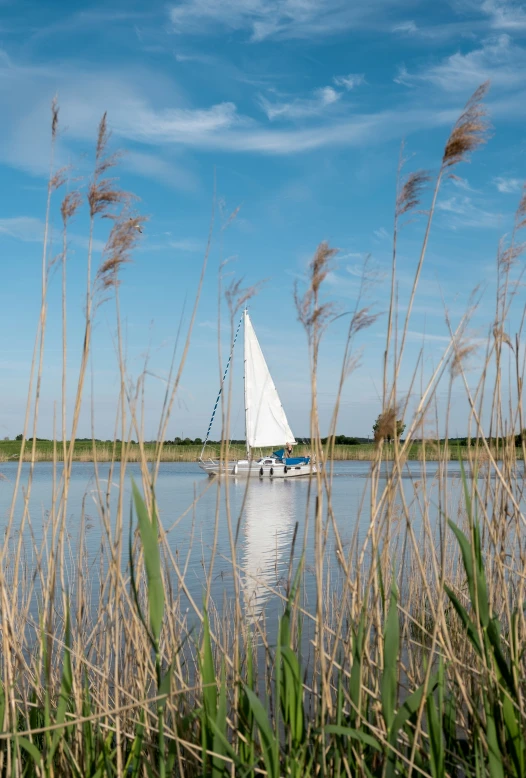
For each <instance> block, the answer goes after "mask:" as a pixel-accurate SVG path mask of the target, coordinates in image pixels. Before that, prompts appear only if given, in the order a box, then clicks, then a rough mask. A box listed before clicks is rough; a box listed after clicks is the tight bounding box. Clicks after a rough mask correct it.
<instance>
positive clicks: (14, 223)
mask: <svg viewBox="0 0 526 778" xmlns="http://www.w3.org/2000/svg"><path fill="white" fill-rule="evenodd" d="M2 235H3V236H6V237H8V238H13V239H14V240H19V241H22V242H23V243H42V241H43V240H44V222H43V221H42V219H38V218H36V217H34V216H12V217H9V218H5V219H0V236H2ZM50 239H53V234H52V233H51V234H50ZM69 241H70V243H72V244H74V245H76V246H78V247H79V248H83V249H87V248H88V243H89V241H88V238H86V237H85V236H84V235H78V234H77V233H75V232H70V233H69ZM53 242H55V241H53ZM104 246H105V243H104V241H103V240H100V239H98V238H95V239H93V240H92V249H93V250H94V251H97V252H100V251H102V250H103V249H104Z"/></svg>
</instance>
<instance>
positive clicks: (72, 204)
mask: <svg viewBox="0 0 526 778" xmlns="http://www.w3.org/2000/svg"><path fill="white" fill-rule="evenodd" d="M81 204H82V197H81V194H80V192H79V191H78V190H75V191H73V192H68V193H67V195H66V196H65V197H64V199H63V200H62V204H61V206H60V213H61V215H62V223H63V225H64V227H65V226H66V224H67V223H68V221H69V220H70V219H71V218H73V216H74V215H75V213H76V212H77V211H78V209H79V208H80V206H81Z"/></svg>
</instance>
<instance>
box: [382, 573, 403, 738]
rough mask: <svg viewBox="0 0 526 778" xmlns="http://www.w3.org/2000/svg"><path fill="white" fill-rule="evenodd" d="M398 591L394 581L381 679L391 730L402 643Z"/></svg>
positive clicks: (385, 718)
mask: <svg viewBox="0 0 526 778" xmlns="http://www.w3.org/2000/svg"><path fill="white" fill-rule="evenodd" d="M397 604H398V591H397V588H396V584H395V583H394V581H393V584H392V586H391V598H390V604H389V612H388V614H387V620H386V623H385V631H384V669H383V673H382V680H381V698H382V713H383V716H384V721H385V724H386V727H387V730H388V731H389V730H390V729H391V725H392V723H393V719H394V716H395V709H396V696H397V695H396V689H397V683H398V651H399V645H400V625H399V622H398V607H397Z"/></svg>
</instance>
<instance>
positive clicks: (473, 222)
mask: <svg viewBox="0 0 526 778" xmlns="http://www.w3.org/2000/svg"><path fill="white" fill-rule="evenodd" d="M437 208H438V210H439V211H442V212H443V213H445V214H447V217H446V220H447V225H448V226H449V227H450V228H451V229H453V230H456V229H459V228H461V227H477V228H482V229H484V228H487V229H495V228H499V227H501V225H502V218H503V217H502V214H499V213H493V212H491V211H486V210H484V209H483V208H479V207H478V206H477V205H476V204H475V203H474V202H473V200H472V199H471V197H449V198H447V199H444V200H439V201H438V203H437Z"/></svg>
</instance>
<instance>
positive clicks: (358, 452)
mask: <svg viewBox="0 0 526 778" xmlns="http://www.w3.org/2000/svg"><path fill="white" fill-rule="evenodd" d="M20 446H21V442H20V441H18V440H3V441H0V462H8V461H16V460H18V458H19V457H20ZM68 447H69V443H68ZM155 448H156V445H155V443H145V444H144V450H145V453H146V457H147V459H148V460H151V459H153V458H154V456H155ZM201 449H202V446H200V445H199V446H197V445H173V444H165V445H164V446H163V449H162V453H161V460H162V461H163V462H196V461H197V460H198V459H199V456H200V454H201ZM376 450H377V449H376V444H375V443H360V444H358V445H352V446H345V445H337V446H335V447H334V455H333V457H332V458H333V459H334V460H335V461H362V462H367V461H371V460H373V459H374V458H375V456H376ZM471 450H472V451H474V448H472V449H471ZM325 451H327V449H326V448H325ZM459 452H460V456H461V457H462V459H467V458H468V454H469V448H468V447H467V446H458V445H457V443H450V445H449V446H448V452H447V454H448V457H447V458H448V459H450V460H458V458H459ZM270 453H272V449H262V450H261V452H260V451H258V452H257V455H258V456H259V455H260V454H261V455H262V456H265V455H267V454H270ZM309 453H310V450H309V446H303V445H298V446H296V447H295V449H294V455H295V456H308V455H309ZM479 453H480V452H479ZM444 455H445V452H444V447H443V445H441V446H440V448H439V447H438V446H437V445H436V444H435V443H431V444H428V445H426V446H425V448H424V447H423V446H422V444H421V443H413V444H412V445H411V447H410V448H409V453H408V457H407V458H408V459H410V460H423V459H426V460H429V461H436V460H438V458H439V457H440V458H443V457H444ZM31 456H32V443H31V441H28V442H26V446H25V451H24V460H25V461H31ZM54 456H55V457H56V459H57V461H62V460H63V459H64V448H63V445H62V442H61V441H58V442H57V443H56V444H55V445H54V444H53V442H52V441H45V440H39V441H37V444H36V450H35V460H36V461H38V462H51V461H53V457H54ZM218 456H219V445H217V444H214V443H211V444H209V445H207V447H206V449H205V454H204V458H205V459H207V458H209V457H211V458H217V457H218ZM245 456H246V451H245V447H244V446H243V445H239V444H236V445H232V446H230V449H229V454H228V457H229V458H231V459H243V458H244V457H245ZM126 457H127V460H128V461H129V462H137V461H139V460H140V458H141V452H140V446H139V445H138V444H137V443H129V444H128V445H127V453H126ZM393 457H394V446H393V445H392V444H391V445H384V447H383V451H382V458H383V459H392V458H393ZM121 458H122V444H121V443H120V442H118V443H113V442H111V441H107V442H102V441H96V442H95V444H93V442H92V441H90V440H80V441H76V443H75V451H74V455H73V459H74V460H75V461H78V462H91V461H93V460H94V459H96V460H97V461H100V462H109V461H111V460H112V459H116V460H117V461H120V460H121ZM330 458H331V456H330V453H329V452H327V454H326V459H330ZM516 458H517V459H522V449H521V448H517V449H516Z"/></svg>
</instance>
